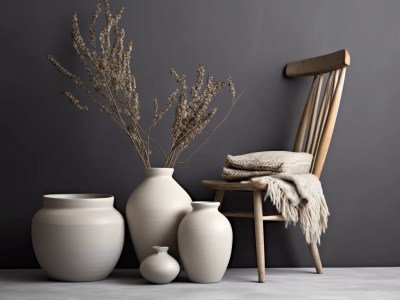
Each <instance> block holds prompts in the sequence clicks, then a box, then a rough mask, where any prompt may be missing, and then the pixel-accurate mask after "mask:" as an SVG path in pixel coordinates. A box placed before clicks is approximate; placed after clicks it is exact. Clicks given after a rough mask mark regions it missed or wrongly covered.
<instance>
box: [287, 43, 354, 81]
mask: <svg viewBox="0 0 400 300" xmlns="http://www.w3.org/2000/svg"><path fill="white" fill-rule="evenodd" d="M349 65H350V54H349V52H348V51H347V50H346V49H343V50H340V51H337V52H334V53H330V54H327V55H322V56H317V57H312V58H308V59H303V60H299V61H295V62H292V63H289V64H288V65H287V66H286V76H288V77H298V76H315V75H318V74H323V73H328V72H332V71H334V70H337V69H341V68H343V67H347V66H349Z"/></svg>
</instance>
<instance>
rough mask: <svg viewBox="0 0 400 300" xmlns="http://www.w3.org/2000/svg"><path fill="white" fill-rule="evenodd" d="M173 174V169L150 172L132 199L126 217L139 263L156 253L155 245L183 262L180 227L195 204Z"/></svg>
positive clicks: (158, 169)
mask: <svg viewBox="0 0 400 300" xmlns="http://www.w3.org/2000/svg"><path fill="white" fill-rule="evenodd" d="M173 172H174V169H172V168H149V169H146V178H145V179H144V180H143V181H142V182H141V183H140V184H139V186H138V187H137V188H136V189H135V190H134V191H133V193H132V194H131V196H130V197H129V199H128V202H127V205H126V217H127V221H128V226H129V232H130V235H131V239H132V243H133V246H134V248H135V252H136V255H137V257H138V260H139V262H142V261H143V260H144V259H145V258H146V257H147V256H149V255H150V254H152V253H153V250H152V247H153V246H154V245H165V246H168V247H169V252H170V254H171V255H172V256H173V257H175V258H176V259H179V254H178V227H179V223H180V222H181V220H182V218H183V217H184V216H185V215H186V214H187V213H188V212H189V211H190V210H191V205H190V203H191V202H192V200H191V199H190V196H189V195H188V193H186V191H185V190H184V189H183V188H182V187H181V186H180V185H179V184H178V183H177V182H176V181H175V180H174V179H173V178H172V174H173Z"/></svg>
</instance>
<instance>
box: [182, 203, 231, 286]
mask: <svg viewBox="0 0 400 300" xmlns="http://www.w3.org/2000/svg"><path fill="white" fill-rule="evenodd" d="M218 206H219V203H218V202H202V201H198V202H192V207H193V210H192V212H190V213H189V214H188V215H187V216H186V217H184V218H183V220H182V222H181V224H180V225H179V231H178V242H179V253H180V255H181V260H182V264H183V267H184V270H185V271H186V274H187V276H188V277H189V280H190V281H193V282H198V283H215V282H219V281H221V279H222V277H223V276H224V274H225V271H226V268H227V267H228V263H229V259H230V257H231V252H232V235H233V234H232V227H231V224H230V223H229V221H228V219H227V218H226V217H225V216H224V215H223V214H221V213H220V212H219V211H218Z"/></svg>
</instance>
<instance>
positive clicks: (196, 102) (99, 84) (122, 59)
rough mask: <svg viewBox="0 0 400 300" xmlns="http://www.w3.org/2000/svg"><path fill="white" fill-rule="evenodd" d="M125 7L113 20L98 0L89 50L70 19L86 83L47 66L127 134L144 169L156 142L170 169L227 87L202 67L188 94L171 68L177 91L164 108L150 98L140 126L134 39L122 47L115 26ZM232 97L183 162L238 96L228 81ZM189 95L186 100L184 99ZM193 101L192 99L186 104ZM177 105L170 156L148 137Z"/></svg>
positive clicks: (76, 102)
mask: <svg viewBox="0 0 400 300" xmlns="http://www.w3.org/2000/svg"><path fill="white" fill-rule="evenodd" d="M102 6H104V15H105V26H104V28H103V29H101V30H100V32H99V33H97V32H96V23H97V20H98V18H99V16H100V13H101V10H102ZM123 11H124V8H123V7H122V8H121V9H119V10H118V11H117V12H116V13H115V14H114V15H113V14H112V13H111V10H110V2H109V0H103V5H102V1H101V0H98V1H97V7H96V11H95V13H94V15H93V17H92V21H91V23H90V27H89V45H88V46H87V45H86V43H85V41H84V39H83V37H82V34H81V31H80V28H79V24H78V14H77V11H76V10H75V11H74V13H73V16H72V42H73V48H74V50H75V53H76V54H77V56H78V57H79V59H80V62H81V64H82V66H83V68H84V70H85V73H86V74H87V77H88V80H86V81H84V80H83V79H82V78H81V77H79V76H77V75H75V74H73V73H72V72H70V71H69V70H67V69H66V68H65V67H63V66H62V64H61V63H59V62H58V61H57V60H56V58H54V56H52V55H51V54H49V55H48V59H49V61H50V62H51V64H52V65H53V66H54V67H55V68H56V69H57V70H58V71H59V72H60V73H61V74H62V75H64V76H66V77H67V78H69V79H71V80H72V81H73V82H74V83H75V84H76V85H77V86H78V87H80V88H81V89H83V91H84V92H85V94H86V96H87V97H88V99H90V100H91V102H93V103H94V104H95V105H96V106H97V107H98V108H99V109H100V111H101V112H103V113H106V114H107V115H109V116H110V117H111V118H112V119H113V120H114V121H115V123H117V124H118V125H119V126H120V127H121V128H122V130H123V131H124V132H125V133H126V134H127V135H128V137H129V139H130V141H131V142H132V144H133V146H134V148H135V149H136V152H137V153H138V155H139V156H140V159H141V161H142V163H143V166H144V167H145V168H150V167H151V162H150V154H151V150H150V145H151V144H153V143H154V145H155V146H156V147H158V148H159V149H160V151H161V152H162V154H163V157H164V167H168V168H173V167H174V166H175V164H176V163H178V162H179V161H178V158H179V157H180V155H181V154H182V152H183V151H184V150H185V149H186V148H187V147H188V146H189V144H190V143H191V142H192V141H193V140H194V139H195V138H196V137H197V136H198V135H199V134H200V133H201V132H202V131H203V130H204V128H205V127H206V126H207V125H208V123H209V122H210V120H211V119H212V118H213V117H214V115H215V113H216V111H217V108H216V107H212V108H210V104H211V102H212V100H213V99H214V98H215V97H216V96H217V94H218V93H219V92H220V90H221V89H222V88H223V87H224V86H225V85H226V83H225V82H223V81H216V80H214V77H213V76H212V75H209V74H208V75H207V76H206V70H205V67H204V65H203V64H200V65H199V67H198V69H197V79H196V81H195V83H194V84H193V86H192V87H191V88H190V91H189V92H188V86H187V83H186V76H185V75H179V74H178V73H177V72H176V71H175V70H174V69H171V70H170V73H171V75H172V76H173V77H174V79H175V80H176V83H177V88H176V90H174V91H173V92H172V93H171V94H170V96H169V97H168V99H167V101H166V104H165V105H164V106H163V107H162V108H160V107H159V103H158V100H157V99H153V113H152V122H151V125H150V126H149V128H148V129H147V130H145V129H144V128H143V127H142V126H141V123H140V109H141V106H140V102H139V94H138V92H137V87H136V79H135V76H134V74H133V73H132V71H131V54H132V48H133V42H132V40H129V42H128V43H127V45H125V42H124V40H125V30H124V29H123V28H121V27H120V26H119V21H120V20H121V17H122V14H123ZM227 85H228V89H229V93H230V96H231V102H230V107H229V109H228V110H227V112H226V113H225V115H224V117H223V118H222V120H221V121H220V122H219V123H218V124H217V125H216V126H215V127H214V128H213V129H212V130H210V132H209V133H208V135H207V136H206V137H205V139H204V141H203V142H202V143H201V144H200V145H199V146H198V147H197V148H196V149H195V150H194V151H193V152H192V153H191V154H190V155H189V156H188V157H187V158H186V160H185V161H183V163H184V162H187V161H188V160H189V159H190V158H192V157H193V155H195V154H196V153H197V151H198V150H199V149H200V148H201V147H202V146H204V145H205V144H206V143H207V142H208V140H209V139H210V137H211V136H212V135H213V134H214V132H215V131H216V130H217V129H218V127H220V126H221V124H222V123H223V122H224V121H225V120H226V119H227V118H228V116H229V115H230V113H231V112H232V109H233V108H234V106H235V104H236V103H237V101H238V100H239V98H240V96H241V94H240V95H236V91H235V86H234V83H233V81H232V78H231V77H228V78H227ZM63 94H64V95H65V97H66V98H67V99H68V100H69V101H70V102H71V103H72V104H73V105H75V106H76V108H78V109H79V110H81V111H86V110H88V107H87V106H86V105H83V104H82V103H81V101H80V100H79V99H78V98H77V97H76V96H75V95H73V94H72V93H71V92H69V91H64V92H63ZM188 94H190V97H189V96H188ZM189 98H191V99H189ZM174 105H175V118H174V121H173V124H172V133H171V146H170V149H169V151H165V150H164V148H163V147H162V146H161V145H160V144H159V143H158V142H157V141H156V140H154V139H153V138H152V137H151V130H152V128H153V127H155V126H156V125H157V124H158V122H159V121H160V120H161V119H162V117H163V116H164V115H165V114H166V113H167V112H168V111H169V110H171V109H172V107H173V106H174Z"/></svg>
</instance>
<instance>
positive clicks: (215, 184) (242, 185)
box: [201, 180, 265, 191]
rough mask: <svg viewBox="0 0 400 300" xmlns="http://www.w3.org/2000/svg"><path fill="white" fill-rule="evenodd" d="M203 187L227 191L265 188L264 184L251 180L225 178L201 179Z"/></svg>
mask: <svg viewBox="0 0 400 300" xmlns="http://www.w3.org/2000/svg"><path fill="white" fill-rule="evenodd" d="M201 183H202V185H203V186H204V187H207V188H210V189H213V190H229V191H255V190H262V191H263V190H265V185H264V184H260V183H257V182H252V181H240V182H237V181H225V180H202V181H201Z"/></svg>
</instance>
